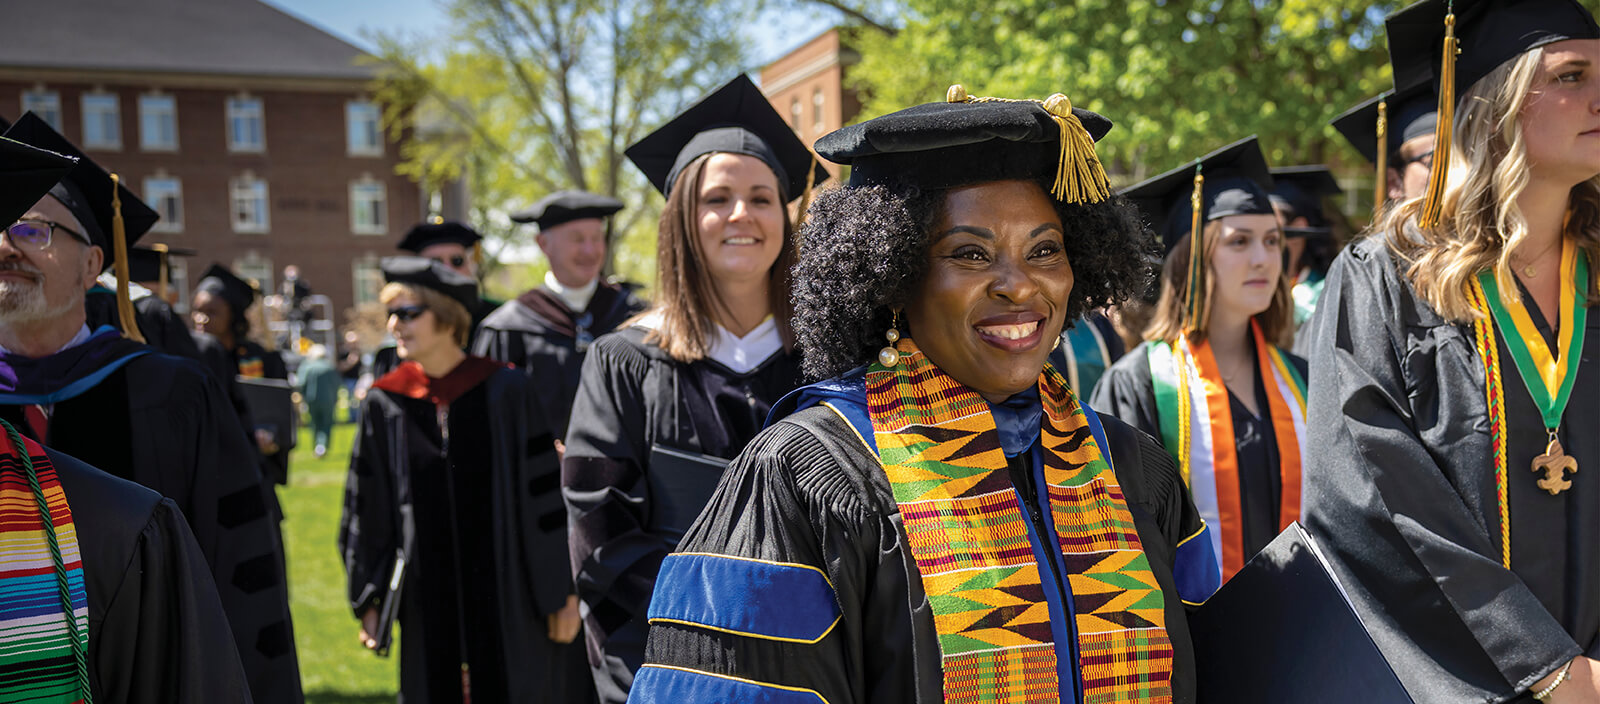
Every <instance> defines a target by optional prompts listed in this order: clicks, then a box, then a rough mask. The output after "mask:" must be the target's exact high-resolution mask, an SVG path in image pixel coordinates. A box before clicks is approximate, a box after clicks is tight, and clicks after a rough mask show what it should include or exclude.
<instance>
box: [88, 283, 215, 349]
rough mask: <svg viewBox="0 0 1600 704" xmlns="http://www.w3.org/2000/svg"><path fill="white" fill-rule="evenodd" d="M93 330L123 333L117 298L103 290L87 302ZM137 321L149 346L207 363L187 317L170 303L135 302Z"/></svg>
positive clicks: (92, 291) (149, 298) (91, 294)
mask: <svg viewBox="0 0 1600 704" xmlns="http://www.w3.org/2000/svg"><path fill="white" fill-rule="evenodd" d="M83 306H84V312H85V313H86V314H87V318H88V320H87V322H88V325H89V329H91V330H93V329H96V328H99V327H100V326H101V325H110V326H111V327H114V328H116V329H118V330H121V329H122V318H121V317H119V316H118V315H117V294H116V293H114V292H111V291H108V290H106V289H103V288H98V287H96V288H92V289H90V290H89V293H88V294H87V295H86V296H84V299H83ZM133 320H134V322H135V323H136V324H138V326H139V334H141V335H143V336H144V341H145V344H148V345H150V346H151V347H154V348H156V349H158V350H161V351H162V352H165V353H167V354H171V355H177V356H179V357H184V358H187V359H193V360H196V361H203V359H202V357H201V355H200V349H199V348H198V347H197V346H196V345H195V341H194V338H193V337H191V336H190V335H189V328H190V326H189V325H187V324H185V323H186V321H185V320H184V319H183V316H181V315H178V313H177V311H174V310H173V309H172V306H171V305H170V304H168V303H167V302H166V301H163V300H161V299H160V298H157V297H155V296H143V297H140V298H137V299H135V300H134V301H133Z"/></svg>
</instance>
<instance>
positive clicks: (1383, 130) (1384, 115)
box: [1372, 100, 1389, 222]
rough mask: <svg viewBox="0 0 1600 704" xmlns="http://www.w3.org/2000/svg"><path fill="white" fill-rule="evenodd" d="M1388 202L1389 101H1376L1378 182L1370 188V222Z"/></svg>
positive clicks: (1375, 218)
mask: <svg viewBox="0 0 1600 704" xmlns="http://www.w3.org/2000/svg"><path fill="white" fill-rule="evenodd" d="M1388 200H1389V101H1387V100H1380V101H1378V182H1377V184H1375V185H1374V186H1373V187H1372V220H1373V222H1376V221H1377V220H1378V214H1379V213H1382V212H1383V204H1384V203H1385V202H1387V201H1388Z"/></svg>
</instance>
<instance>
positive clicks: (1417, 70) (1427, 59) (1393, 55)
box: [1384, 0, 1600, 100]
mask: <svg viewBox="0 0 1600 704" xmlns="http://www.w3.org/2000/svg"><path fill="white" fill-rule="evenodd" d="M1450 10H1451V7H1450V4H1449V3H1448V2H1447V1H1446V0H1423V2H1419V3H1416V4H1414V5H1411V6H1409V7H1406V8H1405V9H1402V10H1400V11H1399V12H1396V13H1394V14H1392V15H1390V16H1389V17H1388V19H1386V20H1384V25H1385V29H1386V31H1387V33H1388V35H1389V63H1390V64H1391V65H1392V66H1393V67H1394V72H1395V73H1394V84H1395V85H1396V86H1409V85H1412V84H1415V83H1420V82H1424V81H1429V82H1432V84H1433V85H1434V89H1435V90H1436V91H1442V90H1443V87H1442V86H1440V77H1441V76H1442V75H1443V73H1442V71H1441V68H1442V67H1441V61H1442V58H1443V55H1444V54H1443V50H1444V38H1445V16H1446V15H1448V14H1449V12H1450ZM1454 10H1455V18H1456V19H1455V36H1456V39H1457V41H1458V42H1459V43H1460V52H1459V54H1458V55H1457V57H1456V61H1455V81H1454V85H1453V86H1451V90H1452V91H1453V93H1452V95H1454V96H1455V97H1456V99H1457V100H1459V99H1460V98H1461V95H1462V94H1463V93H1465V92H1466V90H1467V89H1468V88H1470V87H1472V84H1474V83H1477V82H1478V80H1479V79H1481V78H1483V77H1484V76H1486V75H1488V74H1489V72H1490V71H1493V70H1494V69H1495V68H1497V67H1499V66H1500V64H1503V63H1505V62H1507V61H1509V60H1511V59H1514V58H1516V57H1517V56H1518V55H1520V54H1522V53H1523V52H1525V51H1528V50H1530V49H1537V48H1539V47H1542V46H1544V45H1546V44H1552V43H1555V42H1559V41H1565V40H1567V39H1600V26H1597V25H1596V24H1595V20H1594V16H1593V15H1592V14H1590V13H1589V10H1587V9H1585V8H1584V6H1583V5H1582V4H1580V3H1578V2H1576V0H1455V2H1454Z"/></svg>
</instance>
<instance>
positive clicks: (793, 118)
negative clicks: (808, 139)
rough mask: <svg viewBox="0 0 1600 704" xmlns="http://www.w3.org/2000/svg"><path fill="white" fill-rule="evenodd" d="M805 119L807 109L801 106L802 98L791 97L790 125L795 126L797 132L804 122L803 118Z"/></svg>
mask: <svg viewBox="0 0 1600 704" xmlns="http://www.w3.org/2000/svg"><path fill="white" fill-rule="evenodd" d="M804 119H805V111H804V110H802V109H801V108H800V99H799V98H790V99H789V126H790V127H793V128H794V130H795V131H796V132H799V131H800V125H801V124H803V123H802V120H804Z"/></svg>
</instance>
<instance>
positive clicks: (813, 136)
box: [761, 28, 861, 177]
mask: <svg viewBox="0 0 1600 704" xmlns="http://www.w3.org/2000/svg"><path fill="white" fill-rule="evenodd" d="M860 60H861V55H860V54H859V53H857V52H856V51H855V50H854V49H851V48H850V47H849V46H847V40H846V39H845V38H844V37H842V36H841V35H840V31H839V30H838V29H837V28H835V29H830V30H828V31H826V32H823V33H822V34H819V35H817V36H816V37H814V38H812V39H811V41H808V42H806V43H804V44H802V45H800V47H799V48H797V49H795V50H794V51H791V52H789V53H788V54H785V55H783V56H782V57H781V58H779V59H778V60H776V61H773V62H772V63H770V64H767V66H766V67H765V68H762V69H761V92H762V93H763V94H765V95H766V96H767V100H768V101H770V102H771V103H772V107H774V108H776V109H777V110H778V113H779V114H780V115H783V119H785V120H787V121H788V122H789V126H790V127H792V128H794V132H795V134H797V135H800V140H801V141H803V142H805V143H806V145H807V146H809V145H811V144H813V143H815V142H816V141H817V138H819V137H821V136H822V135H825V134H827V133H829V132H832V131H834V130H836V129H839V128H840V127H843V126H845V124H846V123H848V122H849V121H851V120H853V119H855V117H856V114H857V113H859V112H861V101H860V100H858V99H856V92H855V91H853V90H849V89H847V88H845V84H844V79H845V73H846V72H847V71H848V70H849V68H850V66H852V65H854V64H856V63H857V62H859V61H860ZM821 164H822V165H823V166H825V167H827V169H828V173H831V174H833V175H834V176H836V177H837V176H838V175H839V166H838V165H837V164H834V163H832V162H829V161H827V160H825V159H824V160H822V162H821Z"/></svg>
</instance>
